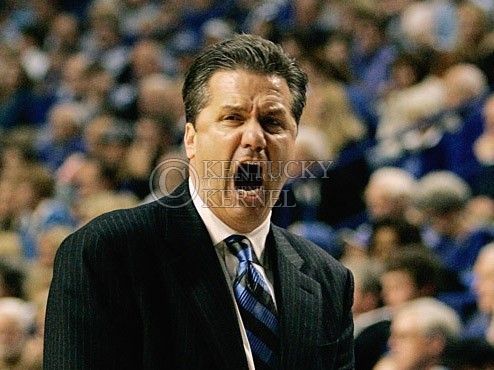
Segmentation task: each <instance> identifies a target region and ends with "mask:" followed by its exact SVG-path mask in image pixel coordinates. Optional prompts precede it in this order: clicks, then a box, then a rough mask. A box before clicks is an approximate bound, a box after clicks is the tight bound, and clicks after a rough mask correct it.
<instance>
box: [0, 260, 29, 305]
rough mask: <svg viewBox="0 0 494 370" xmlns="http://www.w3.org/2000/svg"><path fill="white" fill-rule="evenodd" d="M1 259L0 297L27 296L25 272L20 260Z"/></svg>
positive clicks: (22, 297)
mask: <svg viewBox="0 0 494 370" xmlns="http://www.w3.org/2000/svg"><path fill="white" fill-rule="evenodd" d="M14 261H15V259H13V260H7V259H0V298H4V297H14V298H19V299H25V298H26V291H25V279H26V276H25V273H24V271H23V269H22V268H21V267H20V266H19V263H18V262H14Z"/></svg>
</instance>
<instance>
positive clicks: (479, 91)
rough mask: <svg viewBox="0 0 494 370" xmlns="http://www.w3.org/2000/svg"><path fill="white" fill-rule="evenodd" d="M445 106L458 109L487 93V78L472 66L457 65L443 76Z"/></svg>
mask: <svg viewBox="0 0 494 370" xmlns="http://www.w3.org/2000/svg"><path fill="white" fill-rule="evenodd" d="M444 84H445V87H446V90H445V91H446V106H447V107H448V108H451V109H455V108H459V107H461V106H462V105H464V104H466V103H468V102H469V101H471V100H473V99H475V98H478V97H480V96H482V95H483V94H485V93H486V92H487V78H486V77H485V75H484V73H483V72H482V71H481V70H480V69H479V68H478V67H476V66H474V65H473V64H457V65H455V66H453V67H451V68H449V69H448V70H447V71H446V74H445V75H444Z"/></svg>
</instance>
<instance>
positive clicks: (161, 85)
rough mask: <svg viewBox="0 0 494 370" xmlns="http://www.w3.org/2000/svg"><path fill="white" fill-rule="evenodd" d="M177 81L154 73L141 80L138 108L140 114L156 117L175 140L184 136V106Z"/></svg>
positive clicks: (173, 140)
mask: <svg viewBox="0 0 494 370" xmlns="http://www.w3.org/2000/svg"><path fill="white" fill-rule="evenodd" d="M179 91H180V90H179V86H178V84H177V81H173V80H171V79H168V78H165V77H163V76H162V75H159V74H153V75H150V76H147V77H146V78H143V79H142V80H140V83H139V97H138V100H137V109H138V113H139V116H144V117H148V118H152V119H155V120H156V121H158V122H159V123H160V124H161V125H162V126H163V128H164V129H165V130H166V131H165V132H166V133H167V134H168V135H169V137H170V138H171V139H172V142H175V139H176V138H177V137H180V138H181V136H182V132H183V122H184V114H185V112H184V108H183V104H182V103H181V102H180V101H179V99H180V94H179Z"/></svg>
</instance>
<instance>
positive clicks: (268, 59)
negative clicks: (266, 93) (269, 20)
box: [182, 35, 307, 123]
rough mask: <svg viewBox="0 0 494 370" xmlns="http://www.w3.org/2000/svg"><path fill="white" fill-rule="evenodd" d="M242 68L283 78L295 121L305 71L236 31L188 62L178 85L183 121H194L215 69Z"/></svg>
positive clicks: (277, 48) (268, 45)
mask: <svg viewBox="0 0 494 370" xmlns="http://www.w3.org/2000/svg"><path fill="white" fill-rule="evenodd" d="M235 69H244V70H247V71H252V72H256V73H261V74H267V75H277V76H280V77H282V78H284V79H285V80H286V82H287V84H288V88H289V89H290V92H291V94H292V97H293V101H292V104H291V110H292V114H293V116H294V118H295V120H296V121H297V123H298V122H299V119H300V116H301V115H302V110H303V108H304V105H305V91H306V85H307V75H306V74H305V73H304V72H303V71H302V70H301V69H300V67H299V66H298V65H297V63H296V62H295V61H294V60H293V59H291V58H290V57H289V56H288V55H286V54H285V52H284V51H283V49H282V48H281V47H280V46H279V45H276V44H274V43H273V42H271V41H268V40H265V39H263V38H261V37H259V36H254V35H236V36H235V37H233V38H232V39H229V40H225V41H222V42H220V43H217V44H215V45H212V46H211V47H209V48H207V49H206V50H205V51H204V52H203V53H201V54H200V55H199V56H198V57H197V58H196V59H195V60H194V62H193V63H192V65H191V66H190V68H189V70H188V71H187V74H186V75H185V81H184V85H183V88H182V97H183V100H184V105H185V118H186V120H187V122H191V123H194V122H195V119H196V117H197V115H198V114H199V112H200V111H201V109H203V108H204V107H205V106H206V104H207V99H208V96H207V84H208V81H209V79H210V78H211V76H212V75H213V74H214V73H215V72H217V71H219V70H235Z"/></svg>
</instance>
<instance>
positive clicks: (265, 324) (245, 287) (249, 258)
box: [225, 235, 278, 370]
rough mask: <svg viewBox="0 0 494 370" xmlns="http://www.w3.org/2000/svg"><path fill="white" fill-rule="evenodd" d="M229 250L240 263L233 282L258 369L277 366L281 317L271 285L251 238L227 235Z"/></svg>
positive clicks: (226, 240)
mask: <svg viewBox="0 0 494 370" xmlns="http://www.w3.org/2000/svg"><path fill="white" fill-rule="evenodd" d="M225 242H226V245H227V247H228V249H229V251H230V252H231V253H232V254H233V255H234V256H235V257H237V259H238V261H239V265H238V268H237V274H236V276H235V280H234V282H233V292H234V295H235V299H236V301H237V305H238V308H239V311H240V315H241V317H242V321H243V324H244V327H245V331H246V332H247V338H248V339H249V344H250V348H251V351H252V355H253V357H254V364H255V366H256V369H257V370H261V369H274V368H276V363H277V348H278V319H277V317H276V307H275V305H274V301H273V297H272V296H271V294H270V293H269V289H268V285H267V283H266V281H265V279H264V278H263V276H262V275H261V274H260V273H259V271H258V270H257V269H256V268H255V267H254V263H256V264H259V262H258V260H257V258H256V256H255V254H254V252H253V250H252V245H251V243H250V240H249V239H247V238H246V237H245V236H243V235H231V236H229V237H228V238H226V239H225Z"/></svg>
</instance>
